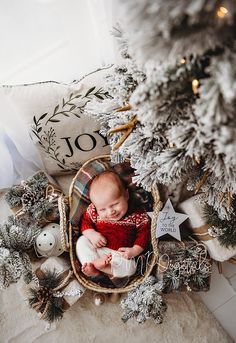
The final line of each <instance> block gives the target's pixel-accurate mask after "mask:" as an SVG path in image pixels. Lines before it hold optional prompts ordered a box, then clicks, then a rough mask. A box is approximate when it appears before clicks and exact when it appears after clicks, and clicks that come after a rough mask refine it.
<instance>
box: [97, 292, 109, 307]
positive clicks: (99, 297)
mask: <svg viewBox="0 0 236 343" xmlns="http://www.w3.org/2000/svg"><path fill="white" fill-rule="evenodd" d="M105 301H106V297H105V295H104V294H98V293H96V294H95V295H94V304H95V305H96V306H100V305H102V304H103V303H104V302H105Z"/></svg>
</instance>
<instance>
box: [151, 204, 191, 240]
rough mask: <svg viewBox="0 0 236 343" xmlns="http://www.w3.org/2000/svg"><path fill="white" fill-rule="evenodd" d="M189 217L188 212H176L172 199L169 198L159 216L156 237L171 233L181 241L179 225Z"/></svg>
mask: <svg viewBox="0 0 236 343" xmlns="http://www.w3.org/2000/svg"><path fill="white" fill-rule="evenodd" d="M187 218H188V216H187V215H186V214H183V213H178V212H175V210H174V208H173V206H172V203H171V201H170V199H168V200H167V202H166V203H165V206H164V208H163V210H162V211H160V213H159V216H158V218H157V227H156V237H157V238H158V237H161V236H163V235H166V234H169V235H171V236H173V237H174V238H176V239H178V240H179V241H181V237H180V230H179V225H180V224H181V223H183V222H184V221H185V220H186V219H187Z"/></svg>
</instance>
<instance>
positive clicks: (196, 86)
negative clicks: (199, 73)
mask: <svg viewBox="0 0 236 343" xmlns="http://www.w3.org/2000/svg"><path fill="white" fill-rule="evenodd" d="M198 87H199V81H198V80H197V79H194V80H193V81H192V90H193V93H194V94H197V92H198Z"/></svg>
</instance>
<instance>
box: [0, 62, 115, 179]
mask: <svg viewBox="0 0 236 343" xmlns="http://www.w3.org/2000/svg"><path fill="white" fill-rule="evenodd" d="M110 68H112V66H110V67H106V68H103V69H99V70H97V71H95V72H93V73H91V74H89V75H87V76H85V77H84V78H83V79H81V80H80V81H74V82H72V83H70V84H64V83H59V82H55V81H46V82H39V83H34V84H25V85H17V86H2V87H0V95H1V93H2V94H3V95H4V96H7V98H8V99H9V100H10V101H11V102H12V103H14V105H15V106H17V108H18V110H19V111H18V112H19V113H20V116H21V117H22V118H21V119H22V120H24V121H25V122H26V124H27V127H28V130H29V133H30V136H31V138H32V141H33V142H34V144H35V145H36V147H37V149H38V150H39V152H40V155H41V157H42V160H43V162H44V166H45V169H46V171H47V172H48V174H50V175H56V174H63V173H65V172H74V171H76V170H78V168H79V167H80V165H81V164H82V163H83V162H84V161H85V160H87V159H90V158H92V157H95V156H98V155H103V154H108V153H109V152H110V147H109V144H108V141H107V139H106V137H103V136H102V135H101V134H100V132H99V130H100V125H99V123H98V122H96V121H94V119H91V118H90V117H89V116H88V115H85V114H84V107H85V105H86V104H87V102H89V101H90V100H92V99H93V98H97V99H100V100H101V101H102V100H103V99H105V98H107V97H109V94H108V92H107V91H105V89H104V88H103V84H104V76H105V74H106V73H108V72H109V69H110Z"/></svg>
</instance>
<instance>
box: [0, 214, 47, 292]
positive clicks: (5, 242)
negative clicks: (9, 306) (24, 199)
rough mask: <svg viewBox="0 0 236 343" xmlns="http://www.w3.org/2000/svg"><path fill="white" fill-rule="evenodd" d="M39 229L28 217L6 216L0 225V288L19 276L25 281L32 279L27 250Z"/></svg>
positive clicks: (32, 244)
mask: <svg viewBox="0 0 236 343" xmlns="http://www.w3.org/2000/svg"><path fill="white" fill-rule="evenodd" d="M40 231H41V229H40V227H38V226H37V225H36V224H33V223H32V220H31V219H30V218H26V217H24V218H21V219H18V218H14V217H13V216H10V217H8V220H7V221H5V222H4V223H3V224H2V225H0V289H3V288H6V287H8V286H9V285H10V284H11V283H14V282H17V281H18V280H19V279H20V277H21V276H23V277H24V280H25V282H27V283H29V282H30V281H31V279H32V267H31V262H30V258H29V254H28V252H29V250H30V248H32V247H33V246H34V242H35V238H36V237H37V235H38V234H39V233H40Z"/></svg>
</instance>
